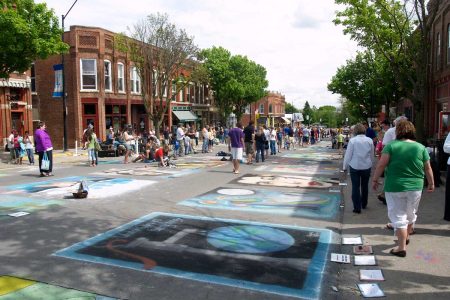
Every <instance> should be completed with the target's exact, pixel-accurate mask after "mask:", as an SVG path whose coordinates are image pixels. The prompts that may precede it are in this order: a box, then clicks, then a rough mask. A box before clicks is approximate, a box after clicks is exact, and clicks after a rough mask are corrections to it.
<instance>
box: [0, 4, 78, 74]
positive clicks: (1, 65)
mask: <svg viewBox="0 0 450 300" xmlns="http://www.w3.org/2000/svg"><path fill="white" fill-rule="evenodd" d="M0 28H2V30H1V34H0V78H8V77H9V74H11V73H12V72H14V71H17V72H25V71H26V70H28V69H29V68H30V67H31V64H32V63H33V62H34V61H35V60H37V59H45V58H47V57H48V56H50V55H54V54H60V53H64V52H66V51H67V50H68V49H69V47H68V45H67V44H65V43H63V42H62V40H61V35H62V29H61V28H60V27H59V23H58V18H57V17H56V16H55V13H54V11H53V10H52V9H48V8H47V5H46V4H45V3H34V1H33V0H0Z"/></svg>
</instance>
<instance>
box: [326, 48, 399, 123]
mask: <svg viewBox="0 0 450 300" xmlns="http://www.w3.org/2000/svg"><path fill="white" fill-rule="evenodd" d="M328 90H329V91H331V92H332V93H337V94H340V95H341V96H343V97H345V99H346V101H348V102H350V103H351V105H350V106H351V107H353V108H355V109H352V111H351V112H352V114H354V117H356V118H357V119H361V120H366V119H367V118H369V117H370V118H372V117H375V114H376V112H378V111H380V108H381V105H383V104H384V105H385V106H386V109H387V111H389V106H390V104H391V103H395V102H396V101H397V100H398V99H399V98H400V96H403V94H402V92H401V90H400V86H399V85H398V83H397V81H396V79H395V76H394V74H393V72H392V69H391V68H390V66H389V64H388V62H387V61H386V59H385V58H384V56H382V55H376V54H375V53H372V52H371V51H369V50H366V51H364V52H358V53H357V55H356V57H355V58H354V59H352V60H347V63H346V65H344V66H341V67H339V68H338V70H337V71H336V74H335V75H334V76H333V78H332V79H331V82H330V83H329V84H328Z"/></svg>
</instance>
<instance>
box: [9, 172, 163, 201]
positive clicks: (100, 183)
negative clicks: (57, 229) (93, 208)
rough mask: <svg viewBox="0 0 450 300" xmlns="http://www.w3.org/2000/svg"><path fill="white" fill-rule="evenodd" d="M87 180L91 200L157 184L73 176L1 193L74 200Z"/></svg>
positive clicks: (17, 186) (18, 185) (10, 188)
mask: <svg viewBox="0 0 450 300" xmlns="http://www.w3.org/2000/svg"><path fill="white" fill-rule="evenodd" d="M81 180H85V181H86V182H87V184H88V186H89V198H90V199H101V198H110V197H115V196H119V195H122V194H124V193H129V192H133V191H137V190H140V189H142V188H143V187H145V186H149V185H151V184H154V183H156V182H155V181H150V180H136V179H130V178H106V177H94V176H88V177H82V176H73V177H65V178H60V179H52V180H45V181H38V182H32V183H25V184H17V185H10V186H6V187H2V188H1V189H0V192H1V193H3V194H7V195H24V194H25V195H30V196H33V197H40V198H43V199H55V198H56V199H63V198H67V197H69V198H72V197H71V196H72V193H73V192H76V191H77V189H78V186H79V182H80V181H81Z"/></svg>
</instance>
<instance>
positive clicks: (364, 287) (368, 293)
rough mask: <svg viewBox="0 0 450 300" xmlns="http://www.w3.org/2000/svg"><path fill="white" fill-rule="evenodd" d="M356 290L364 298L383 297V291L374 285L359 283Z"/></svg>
mask: <svg viewBox="0 0 450 300" xmlns="http://www.w3.org/2000/svg"><path fill="white" fill-rule="evenodd" d="M358 288H359V290H360V291H361V295H362V296H363V297H365V298H376V297H384V296H385V295H384V293H383V291H382V290H381V289H380V287H379V286H378V284H376V283H360V284H358Z"/></svg>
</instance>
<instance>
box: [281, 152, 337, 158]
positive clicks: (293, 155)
mask: <svg viewBox="0 0 450 300" xmlns="http://www.w3.org/2000/svg"><path fill="white" fill-rule="evenodd" d="M283 157H288V158H302V159H309V160H339V159H342V155H340V154H329V153H313V152H311V153H286V154H283Z"/></svg>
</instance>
